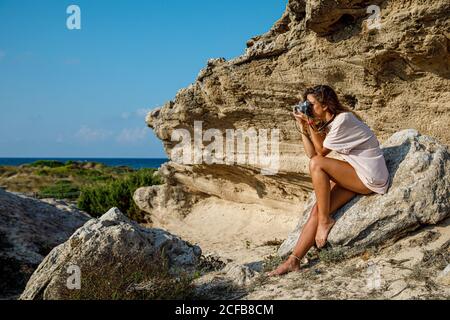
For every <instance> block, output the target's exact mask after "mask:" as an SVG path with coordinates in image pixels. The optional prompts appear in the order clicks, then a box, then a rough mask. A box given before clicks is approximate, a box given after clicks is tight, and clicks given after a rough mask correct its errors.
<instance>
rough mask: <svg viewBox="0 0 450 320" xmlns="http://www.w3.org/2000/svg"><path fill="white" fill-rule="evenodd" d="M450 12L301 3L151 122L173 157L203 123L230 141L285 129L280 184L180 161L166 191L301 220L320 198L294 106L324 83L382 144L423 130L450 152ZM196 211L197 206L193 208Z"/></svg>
mask: <svg viewBox="0 0 450 320" xmlns="http://www.w3.org/2000/svg"><path fill="white" fill-rule="evenodd" d="M369 5H378V6H379V8H380V10H381V11H380V17H381V29H376V28H375V29H372V27H371V24H370V23H369V22H368V20H367V19H368V18H369V16H370V15H371V13H367V8H368V6H369ZM449 11H450V3H449V2H448V1H446V0H434V1H414V2H411V1H406V0H395V1H393V0H389V1H371V2H370V3H369V2H367V1H332V0H307V1H304V0H303V1H302V0H290V1H289V2H288V5H287V8H286V11H285V13H284V14H283V16H282V17H281V18H280V19H279V21H277V22H276V23H275V24H274V26H273V27H272V28H271V29H270V30H269V31H268V32H267V33H265V34H263V35H260V36H256V37H254V38H252V39H250V40H249V41H248V42H247V49H246V51H245V53H244V54H243V55H242V56H239V57H237V58H235V59H233V60H229V61H226V60H225V59H223V58H217V59H211V60H209V61H208V63H207V65H206V67H205V68H204V69H203V70H201V71H200V73H199V75H198V77H197V79H196V81H195V82H194V83H193V84H191V85H190V86H189V87H188V88H185V89H182V90H180V91H179V92H178V93H177V94H176V97H175V98H174V99H173V101H170V102H168V103H166V104H165V105H164V106H163V107H162V108H159V109H156V110H154V111H152V112H151V113H149V114H148V116H147V119H146V121H147V123H148V125H149V127H151V128H153V130H154V132H155V133H156V135H157V136H158V137H159V138H160V139H161V140H162V141H163V143H164V147H165V150H166V153H167V154H168V156H169V157H172V151H173V149H174V147H175V146H176V145H177V144H178V140H177V141H172V139H171V137H172V134H173V133H174V131H175V130H176V129H186V130H188V131H189V132H190V133H191V136H192V137H193V136H194V134H193V128H194V121H202V122H203V123H202V124H203V130H207V129H211V128H214V129H218V130H220V131H221V132H223V133H224V132H225V130H226V129H243V130H248V129H251V128H254V129H256V130H259V129H269V130H270V129H279V130H280V146H279V150H280V166H279V171H278V172H277V174H275V175H271V176H270V175H262V174H261V173H260V170H259V169H260V167H259V166H258V165H239V164H209V165H208V164H205V163H202V164H196V165H189V164H177V163H175V162H173V161H172V162H169V163H168V164H167V166H166V167H165V168H164V169H163V170H162V176H163V177H165V179H166V181H167V185H166V187H164V188H166V189H165V190H164V191H163V192H162V193H163V194H171V193H174V194H177V196H180V193H185V194H197V195H198V197H199V198H201V197H208V196H217V197H220V198H222V199H226V200H231V201H238V202H243V203H264V204H265V205H267V206H271V207H277V208H285V209H286V210H296V208H298V206H299V205H300V204H301V203H302V202H303V201H304V199H306V198H307V196H308V194H309V192H310V191H311V190H312V188H311V181H310V179H309V177H308V161H309V160H308V158H307V157H306V156H305V154H304V151H303V150H302V144H301V135H300V133H299V132H298V131H297V129H296V128H295V122H294V120H293V118H292V115H291V114H290V111H291V108H290V106H291V105H293V104H294V103H297V102H298V101H299V100H300V98H301V94H302V92H303V91H304V89H305V88H306V87H309V86H311V85H316V84H328V85H331V86H332V87H333V88H335V90H336V91H337V92H338V94H339V95H340V97H341V100H342V101H343V102H344V103H346V104H347V105H349V106H350V107H351V108H353V109H354V110H356V111H357V112H359V114H360V115H361V116H362V117H363V119H364V120H365V121H366V123H367V124H368V125H369V126H370V127H371V128H372V129H373V130H374V132H375V133H376V135H377V137H378V138H379V140H380V141H384V140H385V139H387V138H388V137H389V136H390V135H391V134H393V133H394V132H397V131H398V130H399V129H400V128H413V129H416V130H418V131H419V132H421V133H422V134H426V135H430V136H433V137H435V138H436V139H437V140H438V141H440V142H442V143H446V144H448V142H449V141H450V133H449V131H448V130H447V127H448V123H450V102H449V101H450V92H449V90H448V88H449V87H450V80H449V78H450V69H449V65H450V56H449V53H448V47H449V43H450V42H449V37H450V34H449V33H448V30H449V29H450V20H449V19H448V12H449ZM430 124H432V125H430ZM175 186H176V188H177V190H175V191H173V192H172V191H171V190H168V189H172V188H175ZM167 188H168V189H167ZM154 193H155V194H161V192H154ZM185 198H187V196H186V197H185ZM161 200H163V198H162V197H160V198H158V199H156V200H155V201H156V202H159V203H161ZM192 200H193V201H195V199H192ZM152 201H153V200H149V202H152ZM153 202H154V201H153ZM162 205H163V207H164V201H162ZM190 205H191V201H190V200H189V201H185V202H184V205H183V206H185V208H186V210H189V206H190ZM170 207H171V206H169V209H170ZM158 210H159V209H158ZM148 211H149V212H151V213H153V212H154V211H155V209H154V208H149V209H148ZM159 211H161V210H159ZM163 211H164V210H163ZM168 211H170V210H167V211H165V212H166V214H167V212H168Z"/></svg>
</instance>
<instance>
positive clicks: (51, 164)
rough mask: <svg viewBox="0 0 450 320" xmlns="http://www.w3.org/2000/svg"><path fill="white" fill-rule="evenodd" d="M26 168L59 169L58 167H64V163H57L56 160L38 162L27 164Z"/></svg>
mask: <svg viewBox="0 0 450 320" xmlns="http://www.w3.org/2000/svg"><path fill="white" fill-rule="evenodd" d="M26 166H28V167H49V168H57V167H63V166H64V162H61V161H56V160H38V161H35V162H33V163H30V164H27V165H26Z"/></svg>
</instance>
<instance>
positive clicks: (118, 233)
mask: <svg viewBox="0 0 450 320" xmlns="http://www.w3.org/2000/svg"><path fill="white" fill-rule="evenodd" d="M200 256H201V249H200V248H199V247H198V246H193V245H191V244H189V243H187V242H185V241H183V240H181V239H180V238H178V237H176V236H174V235H172V234H170V233H168V232H166V231H164V230H161V229H147V228H144V227H141V226H140V225H138V224H137V223H135V222H133V221H130V220H129V219H128V218H127V217H125V216H124V215H123V214H122V213H121V212H120V211H119V209H117V208H112V209H111V210H109V211H108V212H107V213H105V214H104V215H103V216H102V217H100V218H99V219H92V220H90V221H88V222H87V223H86V224H85V225H84V226H83V227H81V228H80V229H78V230H77V231H76V232H75V233H74V234H73V235H72V236H71V237H70V238H69V239H68V240H67V241H66V242H65V243H63V244H61V245H60V246H58V247H56V248H55V249H53V250H52V251H51V252H50V254H49V255H48V256H47V257H46V258H45V259H44V261H43V262H42V263H41V264H40V265H39V267H38V269H37V270H36V271H35V272H34V274H33V275H32V276H31V278H30V281H29V282H28V284H27V286H26V288H25V291H24V292H23V293H22V295H21V297H20V298H21V299H24V300H28V299H64V298H67V297H68V296H69V297H73V296H70V293H68V291H67V289H68V288H67V281H68V278H69V276H70V275H71V274H70V272H73V273H74V274H75V271H73V270H77V269H78V270H79V274H80V280H81V290H85V291H83V292H90V293H91V294H92V295H94V296H87V297H86V296H84V297H86V298H96V297H98V296H96V295H100V296H101V295H102V294H104V293H101V292H100V293H97V292H95V288H92V286H101V285H103V284H104V283H108V284H112V286H114V285H117V281H126V278H127V277H135V276H136V275H139V274H140V273H146V272H150V271H149V270H150V269H152V268H153V267H154V268H153V271H155V270H154V269H155V268H156V269H157V270H156V271H157V272H161V274H162V273H163V272H165V271H166V270H163V268H165V267H167V271H168V272H169V273H170V274H171V275H174V276H176V275H177V274H180V273H182V272H189V271H192V270H193V269H194V268H195V267H196V265H197V263H198V260H199V258H200ZM160 262H163V263H161V264H159V263H160ZM117 268H119V269H117ZM158 268H160V270H158ZM68 272H69V274H68ZM118 272H119V274H118ZM144 276H145V275H144ZM112 277H117V278H112ZM133 285H139V283H133ZM108 287H110V285H108ZM119 287H120V286H119ZM144 287H145V286H144ZM119 289H120V288H119ZM119 289H118V290H119ZM121 289H123V290H125V289H127V288H121ZM128 289H129V288H128ZM99 290H101V289H99ZM75 293H76V292H75ZM111 294H124V292H118V293H114V292H113V293H111ZM102 297H104V296H102ZM110 298H112V297H110Z"/></svg>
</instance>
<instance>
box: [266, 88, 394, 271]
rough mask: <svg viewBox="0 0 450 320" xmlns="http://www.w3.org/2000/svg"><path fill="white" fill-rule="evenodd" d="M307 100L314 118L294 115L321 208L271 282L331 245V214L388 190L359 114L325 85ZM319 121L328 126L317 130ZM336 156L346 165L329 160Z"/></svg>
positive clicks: (370, 134)
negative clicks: (312, 251)
mask: <svg viewBox="0 0 450 320" xmlns="http://www.w3.org/2000/svg"><path fill="white" fill-rule="evenodd" d="M306 99H307V100H308V101H309V102H310V103H311V104H312V113H313V116H314V118H313V119H311V118H308V117H307V116H306V115H304V114H302V113H294V117H295V119H296V121H297V123H298V124H299V125H300V127H301V128H302V130H301V133H302V140H303V146H304V149H305V152H306V154H307V155H308V157H309V158H310V159H311V160H310V162H309V171H310V174H311V177H312V182H313V186H314V192H315V195H316V203H315V204H314V207H313V208H312V210H311V213H310V216H309V219H308V221H307V223H306V224H305V226H304V227H303V229H302V232H301V234H300V237H299V239H298V241H297V244H296V246H295V248H294V250H293V251H292V254H291V255H290V256H289V258H288V259H287V260H286V261H285V262H284V263H283V264H281V265H280V266H279V267H278V268H277V269H276V270H274V271H272V272H270V273H269V274H268V275H269V276H274V275H282V274H285V273H288V272H290V271H297V270H299V269H300V261H301V259H302V258H303V257H304V256H305V254H306V253H307V252H308V250H309V249H310V248H311V247H312V246H313V245H314V244H316V246H317V247H318V248H322V247H323V246H324V245H325V244H326V241H327V237H328V233H329V232H330V230H331V228H332V227H333V225H334V223H335V221H334V220H333V219H332V218H331V214H333V213H334V212H335V211H336V210H337V209H339V208H340V207H342V206H343V205H344V204H345V203H347V202H348V201H350V200H351V199H352V198H353V197H354V196H355V195H356V194H362V195H369V194H371V193H373V192H375V193H379V194H384V193H386V192H387V189H388V185H389V172H388V170H387V167H386V162H385V159H384V156H383V153H382V151H381V149H380V144H379V142H378V140H377V138H376V136H375V135H374V133H373V132H372V131H371V130H370V128H369V127H368V126H367V125H366V124H365V123H364V122H363V121H362V120H361V118H360V117H359V116H358V115H357V114H356V113H355V112H353V111H352V110H350V109H349V108H347V107H345V106H343V105H342V104H341V103H340V102H339V100H338V97H337V95H336V93H335V92H334V90H333V89H332V88H331V87H329V86H325V85H321V86H316V87H314V88H309V89H307V90H306V92H305V94H304V95H303V100H306ZM314 120H316V122H317V121H319V122H322V123H324V124H323V125H321V126H319V127H318V126H317V125H316V124H315V121H314ZM332 150H334V151H336V152H337V153H338V154H340V155H341V156H342V158H344V160H345V161H341V160H337V159H332V158H327V157H326V156H327V154H329V153H330V152H331V151H332Z"/></svg>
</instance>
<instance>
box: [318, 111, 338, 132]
mask: <svg viewBox="0 0 450 320" xmlns="http://www.w3.org/2000/svg"><path fill="white" fill-rule="evenodd" d="M334 118H336V114H334V115H333V117H332V118H331V119H330V120H328V121H327V122H326V123H325V124H323V125H321V126H320V128H318V129H316V130H317V131H318V132H322V131H323V129H325V128H326V127H327V126H328V125H329V124H330V123H331V122H332V121H333V120H334Z"/></svg>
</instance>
